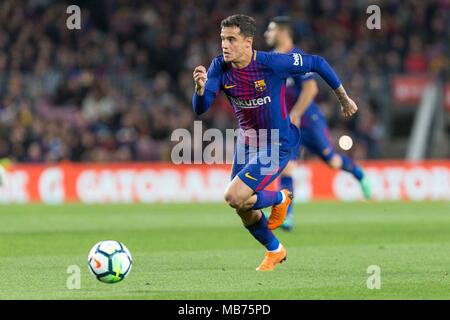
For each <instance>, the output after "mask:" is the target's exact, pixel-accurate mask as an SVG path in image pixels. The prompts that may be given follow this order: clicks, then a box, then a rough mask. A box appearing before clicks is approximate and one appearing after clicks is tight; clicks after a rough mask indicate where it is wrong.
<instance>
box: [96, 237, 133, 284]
mask: <svg viewBox="0 0 450 320" xmlns="http://www.w3.org/2000/svg"><path fill="white" fill-rule="evenodd" d="M88 265H89V270H90V271H91V273H92V274H93V275H94V277H95V278H97V280H99V281H101V282H105V283H116V282H120V281H122V280H123V279H125V277H126V276H128V275H129V274H130V271H131V266H132V258H131V254H130V251H128V249H127V247H125V245H124V244H123V243H120V242H118V241H114V240H105V241H100V242H99V243H97V244H95V246H93V247H92V249H91V251H90V252H89V256H88Z"/></svg>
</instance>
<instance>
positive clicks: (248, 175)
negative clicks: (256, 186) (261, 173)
mask: <svg viewBox="0 0 450 320" xmlns="http://www.w3.org/2000/svg"><path fill="white" fill-rule="evenodd" d="M245 177H246V178H249V179H252V180H255V181H257V180H258V179H256V178H253V177H252V176H251V175H250V172H246V173H245Z"/></svg>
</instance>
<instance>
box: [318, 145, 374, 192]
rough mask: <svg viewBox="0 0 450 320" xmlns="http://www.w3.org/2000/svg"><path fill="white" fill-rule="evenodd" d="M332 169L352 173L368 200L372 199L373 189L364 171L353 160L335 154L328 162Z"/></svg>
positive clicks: (343, 155)
mask: <svg viewBox="0 0 450 320" xmlns="http://www.w3.org/2000/svg"><path fill="white" fill-rule="evenodd" d="M327 162H328V164H329V166H330V167H332V168H334V169H340V170H344V171H347V172H349V173H351V174H352V175H353V176H354V177H355V179H356V180H358V181H359V183H360V185H361V190H362V192H363V195H364V197H365V198H366V199H370V198H371V196H372V188H371V185H370V183H369V180H368V179H367V177H366V175H365V174H364V171H363V169H362V168H361V167H360V166H358V165H357V164H356V163H355V162H354V161H353V159H352V158H350V157H349V156H347V155H345V154H341V153H335V154H334V155H333V156H332V157H331V158H330V159H329V160H328V161H327Z"/></svg>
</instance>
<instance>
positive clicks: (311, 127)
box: [264, 16, 372, 231]
mask: <svg viewBox="0 0 450 320" xmlns="http://www.w3.org/2000/svg"><path fill="white" fill-rule="evenodd" d="M264 36H265V39H266V43H267V44H268V45H269V46H271V47H273V48H274V51H275V52H280V53H288V54H292V53H298V54H301V55H303V54H304V52H303V51H302V50H300V49H299V48H297V47H295V46H294V28H293V25H292V20H291V19H290V17H287V16H278V17H275V18H273V19H272V20H271V21H270V23H269V25H268V27H267V31H266V32H265V33H264ZM317 92H318V88H317V83H316V80H315V79H314V75H313V74H312V73H307V74H305V75H291V76H290V77H289V78H288V79H287V81H286V92H285V97H286V107H287V110H288V111H289V117H290V118H291V122H292V123H293V124H295V125H296V126H299V127H300V135H301V141H302V145H303V146H305V147H306V149H308V150H309V151H310V152H311V153H313V154H316V155H317V156H319V157H320V158H321V159H322V160H323V161H324V162H325V163H327V164H328V165H329V166H330V167H331V168H333V169H335V170H344V171H347V172H349V173H351V174H352V175H353V176H354V177H355V178H356V179H357V180H358V181H359V183H360V185H361V189H362V193H363V195H364V197H365V198H366V199H369V198H370V197H371V194H372V191H371V186H370V184H369V180H368V179H367V177H366V175H365V174H364V172H363V170H362V168H361V167H360V166H358V165H356V164H355V162H354V161H353V160H352V159H351V158H350V157H348V156H347V155H345V154H341V153H337V152H336V151H335V148H334V146H333V142H332V141H331V138H330V134H329V129H328V126H327V123H326V120H325V117H324V115H323V114H322V112H321V111H320V109H319V106H318V105H317V104H316V103H315V102H314V97H315V96H316V95H317ZM298 156H299V153H296V154H294V153H293V154H292V159H291V160H292V161H290V162H289V163H288V164H287V165H286V168H284V170H283V172H282V173H281V177H280V178H281V179H280V188H281V189H287V190H289V191H290V192H291V193H294V183H293V178H292V174H293V171H294V169H295V160H297V158H298ZM292 207H293V204H292V203H291V204H290V205H289V209H288V212H287V215H286V219H285V221H284V222H283V224H282V225H281V228H282V229H284V230H287V231H289V230H292V228H293V227H294V219H293V215H292Z"/></svg>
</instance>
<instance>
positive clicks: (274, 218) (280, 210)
mask: <svg viewBox="0 0 450 320" xmlns="http://www.w3.org/2000/svg"><path fill="white" fill-rule="evenodd" d="M280 192H283V193H284V201H282V202H281V203H280V204H277V205H274V206H272V211H271V212H270V217H269V222H268V223H267V226H268V227H269V229H270V230H274V229H276V228H278V227H279V226H281V225H282V224H283V222H284V219H285V218H286V214H287V211H288V208H289V205H290V204H291V202H292V198H294V196H293V195H292V193H291V192H290V191H289V190H288V189H283V190H280Z"/></svg>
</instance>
